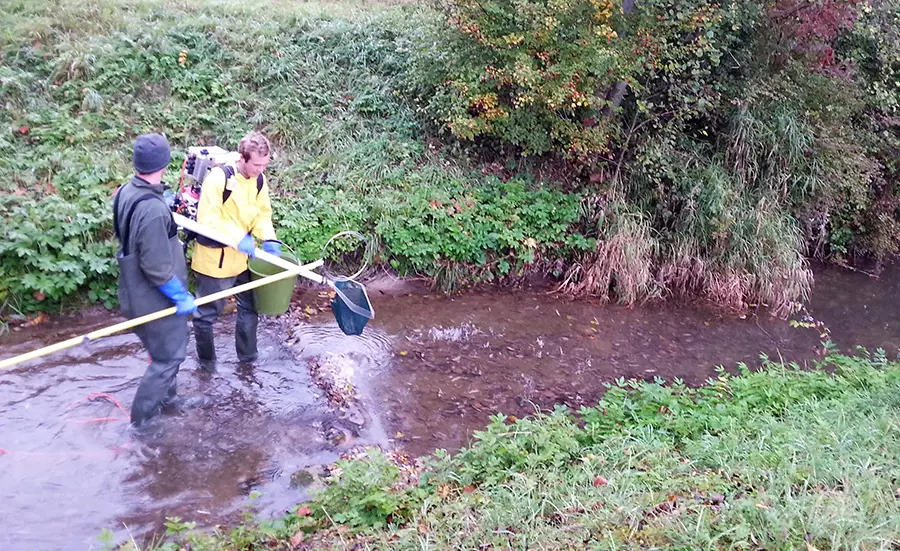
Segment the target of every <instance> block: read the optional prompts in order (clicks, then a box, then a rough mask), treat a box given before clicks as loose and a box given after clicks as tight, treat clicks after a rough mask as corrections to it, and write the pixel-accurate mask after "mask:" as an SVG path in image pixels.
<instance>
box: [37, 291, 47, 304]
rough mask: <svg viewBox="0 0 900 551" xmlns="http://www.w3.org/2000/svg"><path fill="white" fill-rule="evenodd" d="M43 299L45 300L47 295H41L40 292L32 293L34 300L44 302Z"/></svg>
mask: <svg viewBox="0 0 900 551" xmlns="http://www.w3.org/2000/svg"><path fill="white" fill-rule="evenodd" d="M45 298H47V295H45V294H44V293H42V292H40V291H35V292H34V300H36V301H38V302H40V301H42V300H44V299H45Z"/></svg>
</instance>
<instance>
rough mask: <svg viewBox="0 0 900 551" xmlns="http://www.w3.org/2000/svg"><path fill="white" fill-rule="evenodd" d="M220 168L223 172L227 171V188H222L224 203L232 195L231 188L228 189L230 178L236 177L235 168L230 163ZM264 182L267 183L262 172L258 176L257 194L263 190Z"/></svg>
mask: <svg viewBox="0 0 900 551" xmlns="http://www.w3.org/2000/svg"><path fill="white" fill-rule="evenodd" d="M220 168H221V169H222V172H224V173H225V188H224V189H223V190H222V203H223V204H224V203H225V201H227V200H228V198H229V197H231V190H230V189H228V180H230V179H232V178H233V177H234V168H232V167H230V166H228V165H222V166H221V167H220ZM264 183H265V179H264V178H263V175H262V173H261V172H260V173H259V176H257V177H256V194H257V195H259V193H260V192H261V191H262V188H263V184H264Z"/></svg>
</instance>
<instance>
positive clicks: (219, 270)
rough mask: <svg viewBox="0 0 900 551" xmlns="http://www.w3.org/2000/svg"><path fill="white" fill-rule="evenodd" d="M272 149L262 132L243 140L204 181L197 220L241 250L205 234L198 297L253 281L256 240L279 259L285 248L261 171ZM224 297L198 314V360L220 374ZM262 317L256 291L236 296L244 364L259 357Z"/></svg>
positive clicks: (197, 254) (197, 267)
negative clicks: (216, 325) (218, 338)
mask: <svg viewBox="0 0 900 551" xmlns="http://www.w3.org/2000/svg"><path fill="white" fill-rule="evenodd" d="M270 150H271V146H270V144H269V141H268V140H267V139H266V138H265V136H263V135H262V134H259V133H251V134H249V135H248V136H245V137H244V138H243V139H242V140H241V141H240V143H239V144H238V153H239V154H240V157H239V159H238V160H237V162H236V163H234V166H230V165H225V166H222V167H215V168H213V169H212V170H210V172H209V174H208V175H207V176H206V178H205V179H204V180H203V188H202V191H201V192H200V203H199V205H198V207H197V222H199V223H201V224H203V225H204V226H207V227H209V228H212V229H214V230H217V231H219V232H220V233H222V234H225V235H229V236H234V237H235V238H241V242H240V244H239V245H238V247H237V249H234V248H231V247H226V246H224V245H222V244H221V243H217V242H215V241H212V240H210V239H207V238H205V237H203V236H198V237H197V244H196V246H195V247H194V255H193V259H192V260H191V268H192V269H193V270H194V274H195V275H196V277H197V296H200V297H204V296H207V295H211V294H213V293H216V292H218V291H221V290H223V289H228V288H231V287H234V286H235V285H241V284H243V283H247V282H249V281H250V272H249V270H248V265H247V262H248V259H249V258H251V257H252V256H253V254H254V251H255V249H256V243H255V242H254V240H253V237H254V236H255V237H256V238H257V239H259V240H260V241H262V242H263V243H262V245H263V250H264V251H266V252H267V253H270V254H274V255H276V256H278V255H280V254H281V247H280V245H279V244H278V241H277V238H276V236H275V228H274V227H273V226H272V205H271V203H270V202H269V186H268V181H267V178H266V177H265V175H264V174H263V171H264V170H265V169H266V166H267V165H268V164H269V160H270ZM224 305H225V301H224V299H220V300H217V301H215V302H213V303H211V304H205V305H202V306H200V307H199V308H198V312H197V315H195V316H194V340H195V341H196V344H197V358H198V359H199V360H200V366H201V368H202V369H204V370H205V371H215V370H216V365H215V364H216V347H215V340H214V337H213V322H215V320H216V318H217V317H218V316H219V315H220V314H221V313H222V310H223V308H224ZM258 322H259V315H258V313H257V311H256V302H255V300H254V296H253V292H252V291H245V292H243V293H239V294H238V295H237V319H236V320H235V351H236V352H237V356H238V360H239V361H241V362H252V361H254V360H256V359H257V356H258V351H257V345H256V331H257V325H258Z"/></svg>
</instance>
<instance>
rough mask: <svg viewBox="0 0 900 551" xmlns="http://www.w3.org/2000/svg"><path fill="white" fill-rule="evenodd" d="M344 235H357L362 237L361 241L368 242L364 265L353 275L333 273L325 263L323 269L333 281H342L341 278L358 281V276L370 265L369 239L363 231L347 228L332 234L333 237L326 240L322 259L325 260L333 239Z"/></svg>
mask: <svg viewBox="0 0 900 551" xmlns="http://www.w3.org/2000/svg"><path fill="white" fill-rule="evenodd" d="M342 235H355V236H356V237H358V238H359V239H360V241H362V242H363V243H365V244H366V252H365V254H364V258H363V265H362V267H360V269H359V270H357V271H356V273H355V274H353V275H352V276H339V275H337V274H333V273H331V272H330V271H329V270H328V268H327V267H325V265H324V264H323V265H322V271H323V272H325V273H326V274H328V279H330V280H332V281H341V280H344V281H347V280H349V281H356V278H357V277H359V276H360V275H362V273H363V272H365V271H366V268H368V267H369V241H368V240H367V239H366V238H365V237H364V236H363V235H362V234H361V233H359V232H355V231H350V230H345V231H342V232H338V233H336V234H334V235H332V236H331V238H330V239H328V241H326V242H325V245H323V246H322V259H323V260H324V259H325V250H326V249H327V248H328V245H329V244H330V243H331V241H332V240H334V239H335V238H336V237H340V236H342Z"/></svg>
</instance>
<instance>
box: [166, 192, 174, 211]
mask: <svg viewBox="0 0 900 551" xmlns="http://www.w3.org/2000/svg"><path fill="white" fill-rule="evenodd" d="M163 200H164V201H165V202H166V205H168V207H169V208H172V207H174V206H175V194H174V193H172V192H171V191H164V192H163Z"/></svg>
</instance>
